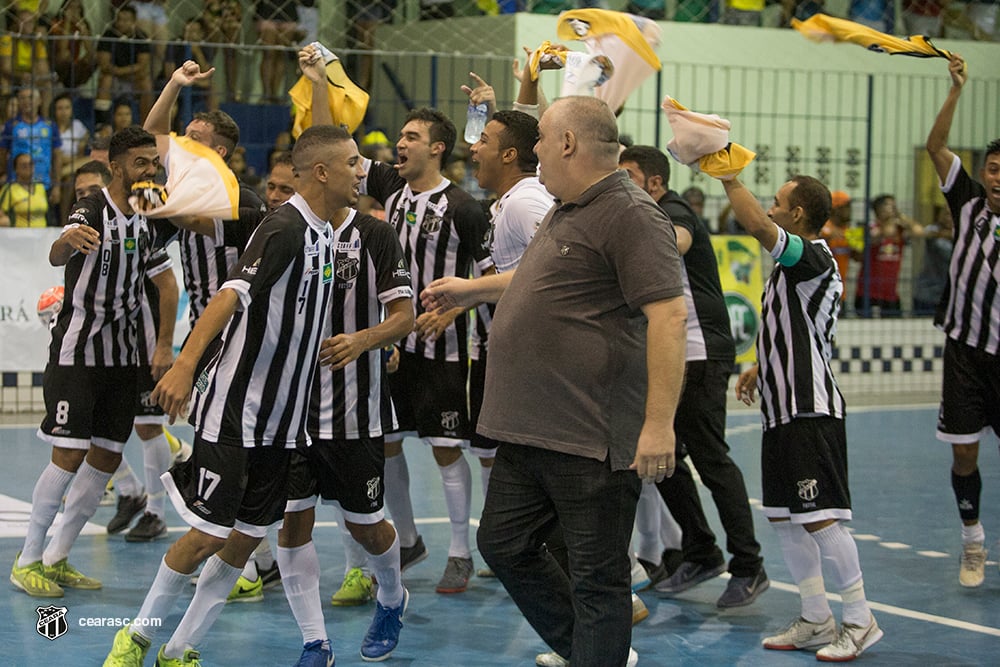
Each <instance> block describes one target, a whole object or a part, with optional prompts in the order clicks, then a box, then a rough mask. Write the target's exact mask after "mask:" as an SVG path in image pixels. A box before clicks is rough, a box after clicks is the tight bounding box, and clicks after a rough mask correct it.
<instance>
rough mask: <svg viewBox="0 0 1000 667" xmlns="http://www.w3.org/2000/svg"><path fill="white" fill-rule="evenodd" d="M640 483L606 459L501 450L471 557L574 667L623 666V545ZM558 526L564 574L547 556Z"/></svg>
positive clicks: (626, 632) (626, 581) (627, 637)
mask: <svg viewBox="0 0 1000 667" xmlns="http://www.w3.org/2000/svg"><path fill="white" fill-rule="evenodd" d="M640 484H641V482H640V481H639V478H638V476H636V474H635V472H633V471H631V470H621V471H617V472H615V471H612V470H611V466H610V463H609V462H608V461H597V460H595V459H588V458H583V457H580V456H572V455H569V454H561V453H558V452H552V451H549V450H545V449H539V448H537V447H528V446H525V445H517V444H513V443H507V442H502V443H500V445H499V448H498V450H497V456H496V462H495V463H494V464H493V470H492V472H491V474H490V486H489V491H488V493H487V495H486V505H485V507H484V508H483V516H482V519H481V521H480V524H479V532H478V534H477V541H478V544H479V552H480V554H481V555H482V557H483V559H484V560H485V561H486V562H487V564H489V566H490V568H491V569H492V570H493V571H494V572H495V573H496V575H497V578H498V579H500V581H501V583H503V585H504V588H506V589H507V592H508V593H509V594H510V597H511V599H513V600H514V602H515V604H517V606H518V608H519V609H520V610H521V613H522V614H524V617H525V619H527V621H528V623H530V624H531V627H533V628H534V629H535V631H536V632H537V633H538V634H539V636H541V638H542V640H543V641H544V642H545V643H546V644H548V645H549V646H550V647H551V648H552V650H553V651H555V652H556V653H558V654H559V655H561V656H562V657H564V658H568V659H571V660H572V662H573V667H613V666H615V665H624V664H625V661H626V660H627V658H628V650H629V645H630V644H631V639H632V602H631V579H630V574H629V573H630V566H629V558H628V549H629V539H630V538H631V535H632V524H633V522H634V520H635V505H636V502H637V501H638V499H639V490H640ZM556 526H559V527H560V528H561V529H562V533H563V535H564V537H565V540H566V548H567V552H568V558H569V573H568V574H567V573H566V572H563V570H562V569H561V568H560V567H559V565H558V564H557V563H556V561H555V559H554V558H553V557H552V556H551V555H550V554H549V553H548V551H547V550H546V548H545V540H546V538H547V537H548V536H549V535H550V534H551V532H552V531H553V529H554V528H555V527H556Z"/></svg>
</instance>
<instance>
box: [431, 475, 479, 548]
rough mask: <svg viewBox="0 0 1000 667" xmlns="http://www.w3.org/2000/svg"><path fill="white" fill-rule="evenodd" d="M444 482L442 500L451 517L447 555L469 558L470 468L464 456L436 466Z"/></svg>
mask: <svg viewBox="0 0 1000 667" xmlns="http://www.w3.org/2000/svg"><path fill="white" fill-rule="evenodd" d="M438 470H440V471H441V481H442V482H443V483H444V502H445V504H446V505H447V506H448V518H449V519H451V546H450V547H449V548H448V555H449V556H454V557H456V558H469V557H471V556H472V551H471V550H470V549H469V514H470V513H471V511H472V470H471V469H470V468H469V462H468V461H466V460H465V456H464V455H463V456H459V457H458V460H456V461H455V462H454V463H452V464H451V465H446V466H438Z"/></svg>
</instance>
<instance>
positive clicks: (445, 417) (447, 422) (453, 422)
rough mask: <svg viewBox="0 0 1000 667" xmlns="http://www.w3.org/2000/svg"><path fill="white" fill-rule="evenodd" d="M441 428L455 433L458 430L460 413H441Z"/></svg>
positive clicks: (448, 411)
mask: <svg viewBox="0 0 1000 667" xmlns="http://www.w3.org/2000/svg"><path fill="white" fill-rule="evenodd" d="M441 428H443V429H446V430H448V431H454V430H455V429H457V428H458V411H457V410H446V411H444V412H442V413H441Z"/></svg>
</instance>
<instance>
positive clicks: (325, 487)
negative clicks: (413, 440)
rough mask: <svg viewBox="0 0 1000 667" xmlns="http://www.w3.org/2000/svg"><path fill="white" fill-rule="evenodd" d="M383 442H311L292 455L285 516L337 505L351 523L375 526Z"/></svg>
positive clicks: (379, 505) (381, 485)
mask: <svg viewBox="0 0 1000 667" xmlns="http://www.w3.org/2000/svg"><path fill="white" fill-rule="evenodd" d="M384 475H385V439H384V438H381V437H378V438H358V439H356V440H354V439H352V440H314V441H313V445H312V447H306V448H303V449H296V450H294V452H293V453H292V462H291V468H290V469H289V472H288V503H287V504H286V505H285V511H286V512H300V511H302V510H305V509H309V508H310V507H314V506H315V505H316V496H317V495H318V496H319V497H320V498H322V499H323V502H324V503H337V504H339V505H340V508H341V509H342V510H344V514H345V516H346V517H347V518H348V519H349V520H350V521H351V522H352V523H361V524H371V523H378V522H379V521H381V520H382V519H383V518H385V514H384V512H383V511H382V503H383V494H384V492H385V483H384Z"/></svg>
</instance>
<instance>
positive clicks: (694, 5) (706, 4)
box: [672, 0, 719, 23]
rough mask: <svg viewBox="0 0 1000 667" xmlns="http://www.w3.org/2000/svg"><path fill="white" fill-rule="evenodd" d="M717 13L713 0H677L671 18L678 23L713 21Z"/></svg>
mask: <svg viewBox="0 0 1000 667" xmlns="http://www.w3.org/2000/svg"><path fill="white" fill-rule="evenodd" d="M718 15H719V10H718V9H717V4H716V2H715V0H677V8H676V10H674V16H673V19H672V20H674V21H677V22H679V23H715V22H716V20H717V19H718Z"/></svg>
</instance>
